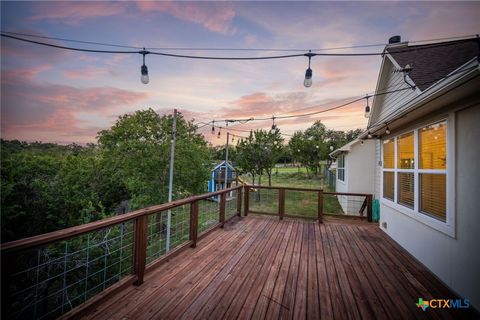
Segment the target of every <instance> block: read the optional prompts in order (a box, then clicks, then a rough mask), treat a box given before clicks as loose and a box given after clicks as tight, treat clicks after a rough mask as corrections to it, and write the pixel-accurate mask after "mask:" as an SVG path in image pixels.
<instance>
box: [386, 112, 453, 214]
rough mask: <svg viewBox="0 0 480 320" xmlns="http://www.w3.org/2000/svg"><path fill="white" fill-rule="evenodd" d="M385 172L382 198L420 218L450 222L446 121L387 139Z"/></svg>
mask: <svg viewBox="0 0 480 320" xmlns="http://www.w3.org/2000/svg"><path fill="white" fill-rule="evenodd" d="M417 142H418V148H417V147H416V143H417ZM416 148H417V149H416ZM382 171H383V173H382V174H383V179H382V180H383V186H382V187H383V188H382V190H383V198H385V199H388V200H390V201H392V202H394V203H395V205H397V204H398V205H401V206H402V207H406V208H409V209H411V211H408V210H407V211H405V212H406V213H408V214H412V215H413V216H415V217H417V218H418V219H425V217H426V216H428V217H431V218H434V219H436V220H438V221H440V222H442V223H446V222H447V220H448V219H447V121H441V122H438V123H435V124H431V125H428V126H425V127H420V128H418V129H416V130H413V131H411V132H407V133H405V134H402V135H399V136H397V137H395V138H393V139H389V140H385V141H384V142H383V170H382ZM415 200H417V202H418V203H416V201H415ZM398 208H399V210H400V209H401V207H398ZM428 221H430V222H431V221H432V220H428ZM450 221H451V220H450ZM432 223H433V222H432Z"/></svg>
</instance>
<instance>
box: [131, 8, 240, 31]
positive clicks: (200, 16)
mask: <svg viewBox="0 0 480 320" xmlns="http://www.w3.org/2000/svg"><path fill="white" fill-rule="evenodd" d="M136 4H137V7H138V8H139V9H140V10H141V11H144V12H153V11H156V12H163V13H167V14H169V15H171V16H173V17H175V18H178V19H181V20H185V21H188V22H193V23H196V24H199V25H202V26H203V27H205V28H207V29H208V30H210V31H213V32H217V33H221V34H227V35H228V34H233V33H235V31H236V30H235V28H233V27H232V21H233V19H234V17H235V10H234V8H233V5H232V4H231V3H228V2H215V3H209V2H173V1H139V2H136Z"/></svg>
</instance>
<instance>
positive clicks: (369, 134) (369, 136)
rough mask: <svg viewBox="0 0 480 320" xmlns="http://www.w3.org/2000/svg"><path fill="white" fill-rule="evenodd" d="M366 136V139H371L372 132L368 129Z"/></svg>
mask: <svg viewBox="0 0 480 320" xmlns="http://www.w3.org/2000/svg"><path fill="white" fill-rule="evenodd" d="M367 137H368V139H372V137H373V136H372V134H371V133H370V131H368V134H367Z"/></svg>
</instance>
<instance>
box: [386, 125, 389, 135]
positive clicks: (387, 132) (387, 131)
mask: <svg viewBox="0 0 480 320" xmlns="http://www.w3.org/2000/svg"><path fill="white" fill-rule="evenodd" d="M385 133H386V134H390V128H389V127H388V126H387V129H385Z"/></svg>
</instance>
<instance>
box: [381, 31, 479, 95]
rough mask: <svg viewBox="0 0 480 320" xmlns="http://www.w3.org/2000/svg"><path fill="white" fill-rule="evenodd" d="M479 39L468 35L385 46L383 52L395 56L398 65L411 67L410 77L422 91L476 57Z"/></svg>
mask: <svg viewBox="0 0 480 320" xmlns="http://www.w3.org/2000/svg"><path fill="white" fill-rule="evenodd" d="M479 41H480V40H478V38H470V39H465V40H456V41H448V42H441V43H433V44H423V45H413V46H411V45H407V46H401V45H400V46H398V45H397V46H390V47H388V46H387V48H386V52H388V53H389V54H390V55H391V57H392V58H393V59H395V61H396V62H397V63H398V64H399V65H400V67H401V68H404V67H405V66H406V65H407V64H409V65H410V67H412V71H411V72H410V73H409V77H410V79H412V81H413V82H414V83H415V84H416V85H417V87H418V88H419V89H420V90H421V91H424V90H425V89H427V88H428V87H430V86H431V85H433V84H435V83H436V82H437V81H439V80H441V79H442V78H444V77H445V76H446V75H448V74H450V73H451V72H452V71H455V70H456V69H458V68H459V67H460V66H462V65H464V64H465V63H467V62H468V61H470V60H472V59H473V58H475V57H477V56H478V55H479V48H480V45H479ZM407 49H408V51H407ZM412 49H413V50H412Z"/></svg>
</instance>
